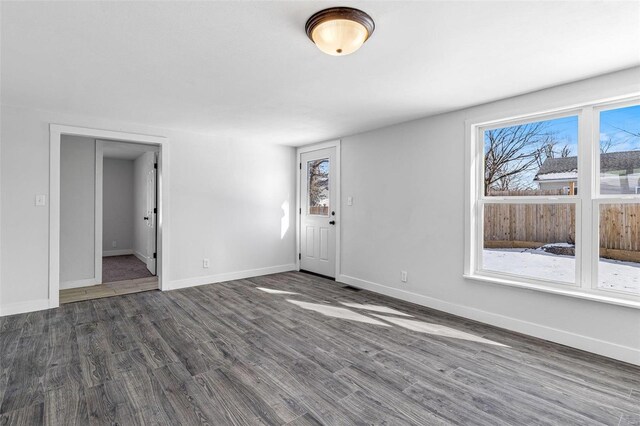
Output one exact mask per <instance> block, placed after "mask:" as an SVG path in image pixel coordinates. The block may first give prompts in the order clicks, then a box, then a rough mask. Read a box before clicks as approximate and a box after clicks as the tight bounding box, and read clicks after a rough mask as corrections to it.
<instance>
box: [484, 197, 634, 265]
mask: <svg viewBox="0 0 640 426" xmlns="http://www.w3.org/2000/svg"><path fill="white" fill-rule="evenodd" d="M559 194H560V192H558V191H509V192H507V191H493V192H492V193H491V195H496V196H507V195H559ZM575 217H576V215H575V206H574V205H573V204H560V203H559V204H485V207H484V245H485V247H487V248H535V247H540V246H542V245H544V244H549V243H569V244H574V243H575V236H576V234H575V228H576V223H575ZM600 255H601V256H602V257H607V258H612V259H618V260H627V261H633V262H640V203H636V204H621V203H618V204H602V205H601V206H600Z"/></svg>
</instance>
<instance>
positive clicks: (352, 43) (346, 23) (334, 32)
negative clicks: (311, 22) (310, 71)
mask: <svg viewBox="0 0 640 426" xmlns="http://www.w3.org/2000/svg"><path fill="white" fill-rule="evenodd" d="M311 38H312V39H313V41H314V43H315V44H316V46H318V49H320V50H322V51H323V52H324V53H326V54H328V55H333V56H344V55H348V54H349V53H353V52H355V51H356V50H358V49H360V46H362V45H363V44H364V42H365V41H366V40H367V38H369V33H368V32H367V29H366V28H365V27H364V25H362V24H359V23H357V22H355V21H350V20H348V19H336V20H331V21H325V22H323V23H321V24H319V25H318V26H317V27H316V28H315V29H314V30H313V32H312V33H311Z"/></svg>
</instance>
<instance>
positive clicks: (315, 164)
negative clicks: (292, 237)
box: [300, 147, 337, 278]
mask: <svg viewBox="0 0 640 426" xmlns="http://www.w3.org/2000/svg"><path fill="white" fill-rule="evenodd" d="M300 158H301V164H300V192H301V194H300V269H302V270H305V271H309V272H315V273H316V274H321V275H326V276H328V277H332V278H335V274H336V220H337V219H336V191H335V176H336V170H335V168H336V163H335V158H336V148H334V147H333V148H325V149H320V150H317V151H311V152H305V153H302V154H301V156H300Z"/></svg>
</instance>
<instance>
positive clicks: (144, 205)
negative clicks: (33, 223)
mask: <svg viewBox="0 0 640 426" xmlns="http://www.w3.org/2000/svg"><path fill="white" fill-rule="evenodd" d="M51 127H52V138H51V142H52V173H51V176H52V188H51V207H50V208H51V213H52V214H51V217H52V219H51V223H52V225H55V224H57V225H58V227H57V229H53V231H57V232H52V240H53V241H55V240H56V239H57V240H58V242H57V244H55V243H52V244H51V251H50V305H51V306H52V307H54V306H57V305H58V304H59V303H71V302H77V301H82V300H90V299H97V298H103V297H110V296H116V295H123V294H129V293H137V292H141V291H149V290H157V289H161V288H162V275H163V271H162V269H163V268H162V266H163V262H162V261H161V260H162V254H163V252H162V220H161V219H162V209H161V207H162V202H161V201H162V197H161V189H162V187H161V179H162V176H161V173H159V172H160V171H161V168H160V167H159V165H161V162H162V142H163V140H164V138H158V137H152V136H148V137H147V136H142V135H132V136H133V138H132V139H134V140H126V139H125V138H124V137H125V136H126V135H127V134H120V133H117V132H108V131H100V130H95V131H91V129H80V128H70V129H73V131H72V132H69V133H65V132H60V133H59V134H58V135H54V127H59V128H67V127H66V126H55V125H52V126H51ZM56 133H57V132H56ZM87 133H88V134H87ZM92 133H94V134H95V133H97V134H95V136H94V135H93V134H92ZM101 135H105V136H116V138H113V137H112V138H108V137H104V138H100V137H96V136H101ZM54 136H56V140H57V143H55V142H56V140H54ZM136 139H138V140H139V139H143V141H141V142H142V143H140V142H138V140H136ZM148 139H150V140H148ZM156 140H157V141H158V142H159V143H153V142H155V141H156ZM152 141H153V142H152ZM56 148H57V155H56V157H57V159H58V162H57V164H54V160H55V157H54V155H55V154H56V152H55V151H56ZM56 169H57V173H58V174H57V176H58V180H57V182H55V181H54V179H53V177H54V176H55V174H56V173H55V172H56ZM56 189H57V191H56ZM56 213H57V214H56ZM56 216H57V218H56ZM52 228H55V227H54V226H52ZM56 248H57V249H58V250H57V252H56V250H55V249H56ZM56 257H57V262H56ZM56 263H57V266H58V267H57V268H55V266H56ZM55 269H57V271H56V270H55ZM56 275H57V276H56ZM56 278H57V279H56ZM56 296H57V297H56Z"/></svg>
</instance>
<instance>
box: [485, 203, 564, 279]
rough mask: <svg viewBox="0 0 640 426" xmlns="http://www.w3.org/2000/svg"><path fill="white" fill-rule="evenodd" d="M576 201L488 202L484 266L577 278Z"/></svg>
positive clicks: (516, 272)
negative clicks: (563, 202) (551, 202)
mask: <svg viewBox="0 0 640 426" xmlns="http://www.w3.org/2000/svg"><path fill="white" fill-rule="evenodd" d="M575 218H576V213H575V205H574V204H511V203H508V204H505V203H497V204H493V203H491V204H485V206H484V230H483V231H484V248H483V253H482V269H484V270H487V271H494V272H500V273H504V274H509V275H517V276H523V277H527V278H537V279H543V280H548V281H560V282H563V283H570V284H573V283H575V281H576V258H575V237H576V229H575Z"/></svg>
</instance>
